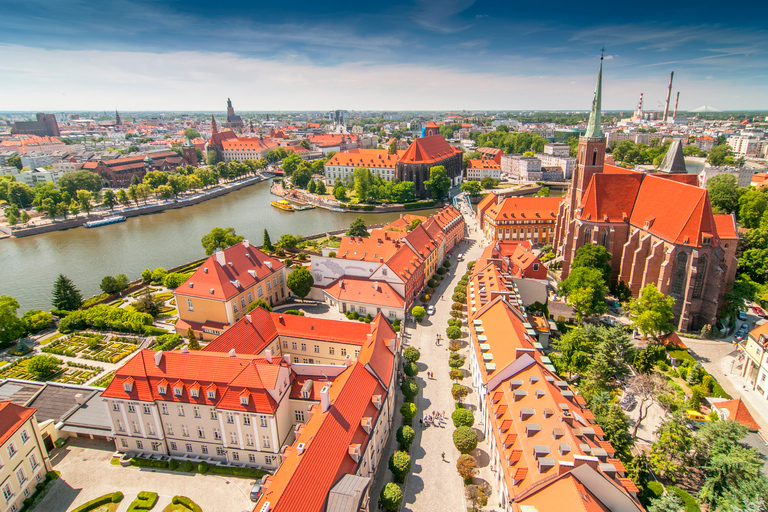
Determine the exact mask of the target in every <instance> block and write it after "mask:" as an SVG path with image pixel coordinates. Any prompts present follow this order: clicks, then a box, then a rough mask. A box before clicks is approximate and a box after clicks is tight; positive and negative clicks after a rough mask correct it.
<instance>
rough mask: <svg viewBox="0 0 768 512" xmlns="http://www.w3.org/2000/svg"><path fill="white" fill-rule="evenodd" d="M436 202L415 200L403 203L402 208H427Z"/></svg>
mask: <svg viewBox="0 0 768 512" xmlns="http://www.w3.org/2000/svg"><path fill="white" fill-rule="evenodd" d="M436 204H437V201H416V202H413V203H405V204H404V205H403V208H405V209H406V210H413V209H414V208H429V207H430V206H435V205H436Z"/></svg>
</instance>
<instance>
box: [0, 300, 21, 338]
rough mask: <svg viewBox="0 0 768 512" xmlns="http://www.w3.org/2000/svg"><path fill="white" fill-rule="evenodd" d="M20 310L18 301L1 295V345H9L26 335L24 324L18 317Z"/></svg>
mask: <svg viewBox="0 0 768 512" xmlns="http://www.w3.org/2000/svg"><path fill="white" fill-rule="evenodd" d="M18 309H19V303H18V302H17V301H16V299H14V298H13V297H10V296H8V295H0V345H7V344H8V343H11V342H12V341H13V340H16V339H18V338H20V337H21V335H22V334H24V330H25V329H24V322H23V321H22V320H21V319H19V318H18V317H17V316H16V311H17V310H18Z"/></svg>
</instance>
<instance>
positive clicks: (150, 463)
mask: <svg viewBox="0 0 768 512" xmlns="http://www.w3.org/2000/svg"><path fill="white" fill-rule="evenodd" d="M131 466H138V467H140V468H163V469H165V468H167V467H168V461H167V460H155V459H143V458H139V457H133V458H132V459H131Z"/></svg>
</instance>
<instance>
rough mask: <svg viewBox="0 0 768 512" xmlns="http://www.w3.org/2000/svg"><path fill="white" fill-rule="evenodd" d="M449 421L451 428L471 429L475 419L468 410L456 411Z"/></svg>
mask: <svg viewBox="0 0 768 512" xmlns="http://www.w3.org/2000/svg"><path fill="white" fill-rule="evenodd" d="M451 419H452V420H453V426H454V427H456V428H459V427H471V426H472V425H474V424H475V417H474V415H473V414H472V411H470V410H469V409H463V408H462V409H456V410H455V411H453V413H452V414H451Z"/></svg>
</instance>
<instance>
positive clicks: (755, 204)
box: [738, 188, 768, 228]
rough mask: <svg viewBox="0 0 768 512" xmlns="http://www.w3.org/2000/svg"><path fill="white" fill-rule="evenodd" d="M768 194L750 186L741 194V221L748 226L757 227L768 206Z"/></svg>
mask: <svg viewBox="0 0 768 512" xmlns="http://www.w3.org/2000/svg"><path fill="white" fill-rule="evenodd" d="M767 195H768V194H765V193H763V192H762V191H760V190H755V189H753V188H750V189H749V190H747V191H746V192H744V193H743V194H741V196H739V201H738V204H739V222H741V224H742V225H743V226H744V227H746V228H757V227H759V226H760V219H761V218H762V217H763V214H764V213H765V210H766V209H767V208H768V199H766V196H767Z"/></svg>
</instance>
